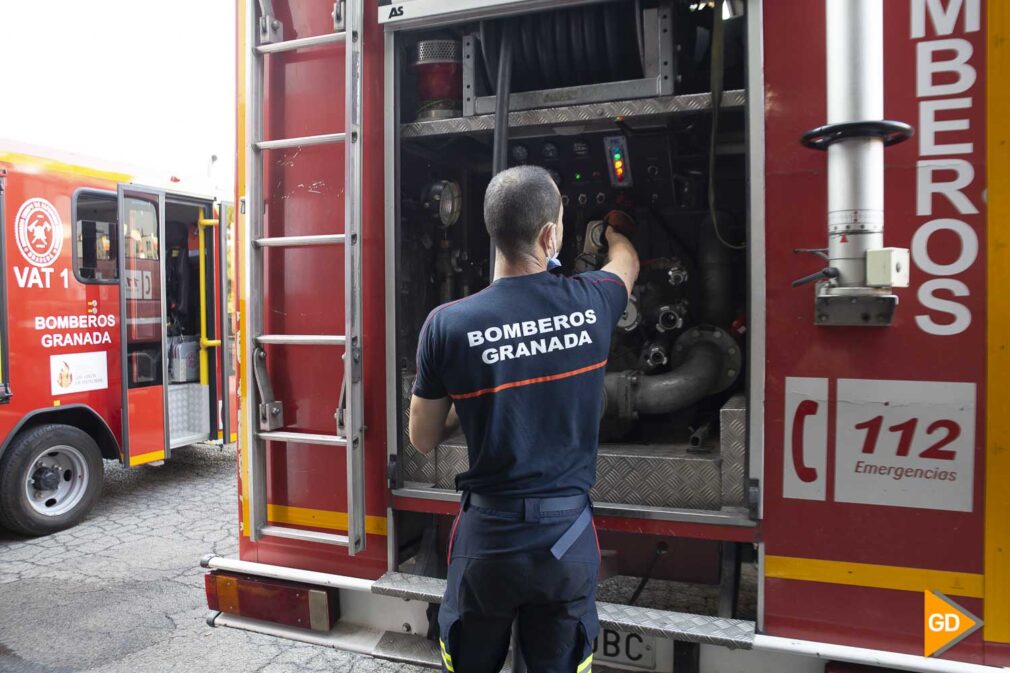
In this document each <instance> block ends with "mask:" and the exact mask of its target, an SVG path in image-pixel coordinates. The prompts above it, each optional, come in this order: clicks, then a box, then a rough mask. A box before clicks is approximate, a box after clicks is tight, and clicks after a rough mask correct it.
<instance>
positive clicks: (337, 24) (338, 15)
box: [333, 0, 346, 33]
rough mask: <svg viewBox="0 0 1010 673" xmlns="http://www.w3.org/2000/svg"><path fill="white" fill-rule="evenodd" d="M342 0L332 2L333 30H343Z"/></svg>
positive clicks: (338, 31)
mask: <svg viewBox="0 0 1010 673" xmlns="http://www.w3.org/2000/svg"><path fill="white" fill-rule="evenodd" d="M344 11H345V7H344V0H337V2H334V3H333V32H334V33H342V32H344V16H346V15H345V14H344Z"/></svg>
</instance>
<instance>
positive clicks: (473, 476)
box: [414, 271, 628, 496]
mask: <svg viewBox="0 0 1010 673" xmlns="http://www.w3.org/2000/svg"><path fill="white" fill-rule="evenodd" d="M627 303H628V293H627V290H626V288H625V285H624V282H623V281H622V280H621V279H620V278H619V277H618V276H616V275H614V274H613V273H610V272H608V271H593V272H590V273H584V274H580V275H578V276H574V277H571V278H566V277H564V276H559V275H554V274H551V273H548V272H546V271H545V272H542V273H537V274H531V275H527V276H510V277H506V278H500V279H498V280H496V281H495V282H494V283H492V284H491V285H490V286H488V287H487V288H486V289H484V290H482V291H481V292H478V293H476V294H474V295H471V296H469V297H467V298H465V299H461V300H459V301H455V302H451V303H448V304H444V305H442V306H439V307H438V308H436V309H435V310H433V311H432V312H431V314H430V315H429V316H428V319H427V321H425V324H424V327H422V328H421V335H420V340H419V342H418V347H417V379H416V381H415V383H414V394H415V395H417V396H418V397H424V398H427V399H441V398H444V397H449V398H451V399H452V401H453V402H454V404H455V405H456V413H457V414H459V418H460V424H461V426H462V428H463V433H464V434H465V435H466V440H467V445H468V447H469V456H470V469H469V470H467V471H466V472H464V473H462V474H460V475H459V476H457V478H456V488H458V489H460V490H470V491H473V492H474V493H483V494H495V495H512V496H563V495H578V494H580V493H588V492H589V490H590V488H592V486H593V483H594V482H595V481H596V447H597V442H598V437H599V424H600V411H601V406H602V402H603V375H604V370H605V367H606V364H607V355H608V353H609V351H610V335H611V332H612V331H613V329H614V327H615V326H616V324H617V321H618V320H619V319H620V317H621V314H622V313H623V312H624V309H625V308H626V307H627Z"/></svg>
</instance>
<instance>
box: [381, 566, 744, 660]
mask: <svg viewBox="0 0 1010 673" xmlns="http://www.w3.org/2000/svg"><path fill="white" fill-rule="evenodd" d="M444 591H445V580H440V579H436V578H434V577H422V576H420V575H407V574H405V573H386V574H385V575H383V576H382V577H380V578H379V579H378V580H376V581H375V583H374V584H372V592H373V593H376V594H380V595H382V596H395V597H397V598H406V599H411V600H418V601H425V602H426V603H441V602H442V593H443V592H444ZM596 608H597V611H598V612H599V615H600V624H601V625H602V626H603V627H605V628H608V629H612V630H614V631H624V632H625V633H637V634H640V635H645V636H655V637H657V638H667V639H670V640H677V641H681V642H689V643H704V644H708V645H722V646H724V647H732V648H741V649H750V648H751V647H752V646H753V644H754V622H750V621H746V620H742V619H725V618H723V617H710V616H706V615H693V614H689V613H685V612H672V611H668V610H655V609H652V608H640V607H635V606H633V605H619V604H617V603H597V604H596Z"/></svg>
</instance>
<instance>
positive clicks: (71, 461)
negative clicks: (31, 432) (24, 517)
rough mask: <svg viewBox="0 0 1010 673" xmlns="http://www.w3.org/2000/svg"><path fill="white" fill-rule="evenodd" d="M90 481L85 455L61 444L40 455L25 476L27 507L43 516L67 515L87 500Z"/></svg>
mask: <svg viewBox="0 0 1010 673" xmlns="http://www.w3.org/2000/svg"><path fill="white" fill-rule="evenodd" d="M90 478H91V475H90V473H89V472H88V463H87V461H86V460H84V454H82V453H81V452H80V451H79V450H78V449H76V448H74V447H73V446H67V445H66V444H60V445H58V446H51V447H49V448H48V449H44V450H42V451H39V452H38V453H37V454H36V455H35V457H34V458H32V462H31V463H30V464H29V466H28V474H27V475H26V476H25V495H26V496H28V504H29V505H30V506H31V508H32V509H33V510H35V511H36V512H38V513H39V514H42V515H44V516H60V515H61V514H66V513H67V512H69V511H70V510H72V509H73V508H74V507H76V506H77V504H78V503H79V502H80V501H81V499H82V498H83V497H84V493H85V492H86V491H87V489H88V480H89V479H90Z"/></svg>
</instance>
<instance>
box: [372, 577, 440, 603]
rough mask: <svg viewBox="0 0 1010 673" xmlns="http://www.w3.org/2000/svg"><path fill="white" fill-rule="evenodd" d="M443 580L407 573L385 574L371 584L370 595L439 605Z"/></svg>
mask: <svg viewBox="0 0 1010 673" xmlns="http://www.w3.org/2000/svg"><path fill="white" fill-rule="evenodd" d="M444 592H445V580H440V579H438V578H436V577H425V576H423V575H408V574H407V573H386V574H385V575H383V576H382V577H380V578H379V579H377V580H375V582H373V583H372V593H373V594H379V595H380V596H393V597H394V598H406V599H408V600H413V601H424V602H425V603H441V602H442V594H443V593H444Z"/></svg>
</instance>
